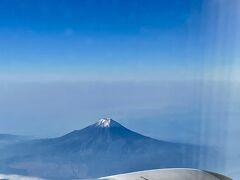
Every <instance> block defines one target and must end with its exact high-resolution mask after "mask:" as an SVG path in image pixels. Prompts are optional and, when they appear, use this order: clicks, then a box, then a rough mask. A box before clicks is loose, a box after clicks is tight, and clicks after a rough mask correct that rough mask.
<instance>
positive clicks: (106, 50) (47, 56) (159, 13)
mask: <svg viewBox="0 0 240 180" xmlns="http://www.w3.org/2000/svg"><path fill="white" fill-rule="evenodd" d="M0 8H1V9H0V13H1V14H0V32H1V33H0V38H1V44H0V49H1V50H0V56H1V60H0V67H1V72H2V74H4V77H6V76H7V75H8V73H11V74H10V76H13V74H17V75H19V74H20V75H23V74H25V76H28V75H34V74H37V75H38V76H40V75H46V74H47V75H49V76H50V75H54V76H57V77H60V79H61V78H63V79H64V78H67V77H68V76H70V78H68V79H71V77H73V76H74V77H75V78H76V76H77V77H79V78H80V77H83V78H80V80H88V79H91V80H95V79H97V80H106V79H109V78H110V77H111V80H117V79H121V80H128V78H129V79H134V80H139V79H142V78H143V77H144V76H146V75H147V78H146V79H150V80H151V79H158V77H157V76H160V72H164V71H168V70H166V69H168V68H169V70H171V71H175V72H176V73H177V72H179V73H180V74H181V71H186V66H189V65H190V66H191V68H192V70H190V69H189V71H191V72H190V73H191V74H192V73H194V70H195V69H197V68H198V67H199V66H200V65H202V62H203V60H202V59H201V58H200V57H199V55H200V54H201V53H202V48H201V47H202V46H203V43H201V41H200V38H201V36H202V34H201V33H200V30H201V28H200V25H201V18H202V16H201V15H202V2H201V1H199V0H181V1H179V0H174V1H171V2H170V1H167V0H160V1H157V0H152V1H148V2H147V1H137V0H132V1H120V0H113V1H105V0H101V1H97V0H83V1H73V0H70V1H66V0H61V1H56V0H51V1H46V0H43V1H33V0H24V1H18V0H13V1H5V0H3V1H1V6H0ZM196 44H197V46H195V45H196ZM189 52H191V58H189ZM17 75H16V76H17ZM123 75H125V76H123ZM168 76H175V75H174V73H173V74H172V75H171V74H169V75H168ZM177 76H178V74H177V75H176V77H177ZM165 78H166V77H165ZM170 78H172V77H170ZM23 79H24V77H23ZM33 80H34V79H33Z"/></svg>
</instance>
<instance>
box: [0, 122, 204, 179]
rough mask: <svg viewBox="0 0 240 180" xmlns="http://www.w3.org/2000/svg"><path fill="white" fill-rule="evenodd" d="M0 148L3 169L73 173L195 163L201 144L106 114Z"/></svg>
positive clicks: (49, 175)
mask: <svg viewBox="0 0 240 180" xmlns="http://www.w3.org/2000/svg"><path fill="white" fill-rule="evenodd" d="M0 153H1V154H2V156H1V157H0V171H3V172H5V173H6V172H11V173H13V172H14V171H17V172H18V173H21V174H23V175H30V176H38V177H45V178H52V179H54V178H56V179H61V178H62V179H68V178H69V179H70V178H92V177H101V176H108V175H113V174H118V173H126V172H132V171H138V170H147V169H154V168H167V167H197V166H198V158H196V157H199V153H200V147H198V146H194V145H189V144H180V143H172V142H166V141H160V140H156V139H153V138H150V137H146V136H143V135H141V134H138V133H136V132H133V131H131V130H129V129H127V128H125V127H124V126H122V125H121V124H119V123H118V122H116V121H114V120H112V119H110V118H103V119H100V120H99V121H98V122H96V123H94V124H92V125H90V126H88V127H86V128H84V129H82V130H75V131H73V132H71V133H68V134H66V135H64V136H61V137H58V138H51V139H39V140H31V141H27V142H24V143H17V144H14V145H12V146H10V147H7V148H6V149H4V150H3V151H0ZM194 157H195V158H194Z"/></svg>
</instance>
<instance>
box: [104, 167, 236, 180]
mask: <svg viewBox="0 0 240 180" xmlns="http://www.w3.org/2000/svg"><path fill="white" fill-rule="evenodd" d="M100 179H101V180H232V179H231V178H229V177H226V176H223V175H221V174H217V173H214V172H209V171H203V170H197V169H185V168H183V169H182V168H177V169H156V170H148V171H140V172H134V173H128V174H120V175H114V176H108V177H102V178H100Z"/></svg>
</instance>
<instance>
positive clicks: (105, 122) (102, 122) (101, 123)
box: [97, 118, 113, 128]
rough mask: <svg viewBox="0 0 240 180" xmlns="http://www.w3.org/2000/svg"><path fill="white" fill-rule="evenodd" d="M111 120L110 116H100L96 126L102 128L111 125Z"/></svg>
mask: <svg viewBox="0 0 240 180" xmlns="http://www.w3.org/2000/svg"><path fill="white" fill-rule="evenodd" d="M111 121H113V120H112V119H111V118H102V119H100V120H98V122H97V126H100V127H103V128H109V127H110V125H111Z"/></svg>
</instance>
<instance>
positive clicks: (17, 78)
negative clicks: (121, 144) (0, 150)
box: [0, 0, 240, 175]
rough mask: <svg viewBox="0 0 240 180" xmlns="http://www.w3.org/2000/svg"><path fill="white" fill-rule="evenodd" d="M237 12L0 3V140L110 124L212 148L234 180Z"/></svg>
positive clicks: (158, 1) (119, 3)
mask: <svg viewBox="0 0 240 180" xmlns="http://www.w3.org/2000/svg"><path fill="white" fill-rule="evenodd" d="M239 8H240V5H239V2H238V1H236V0H171V1H169V0H129V1H123V0H81V1H80V0H11V1H9V0H1V1H0V133H11V134H22V135H29V136H35V137H55V136H60V135H63V134H65V133H68V132H70V131H72V130H74V129H81V128H83V127H85V126H87V125H89V124H92V123H94V122H95V121H97V120H98V119H100V118H102V117H111V118H113V119H115V120H116V121H119V122H120V123H122V124H123V125H125V126H127V127H129V128H130V129H133V130H135V131H137V132H140V133H142V134H145V135H149V136H151V137H154V138H157V139H164V140H169V141H178V142H190V143H196V144H199V143H200V144H202V143H203V144H211V145H212V144H214V145H216V142H217V144H218V145H219V146H222V147H225V149H226V152H227V151H229V153H226V157H228V161H226V166H228V165H229V167H231V168H229V174H239V175H240V172H239V170H237V169H234V168H232V164H234V163H236V162H235V161H234V162H233V161H231V160H232V159H236V157H237V156H238V155H239V153H238V152H240V151H238V150H239V149H240V147H236V143H235V141H233V140H230V139H233V137H236V136H238V135H239V133H238V132H240V129H239V127H240V125H239V123H238V117H239V115H240V112H239V109H240V108H239V107H240V96H239V93H238V92H240V91H239V88H240V85H239V77H240V71H239V67H240V59H239V52H238V49H239V42H240V41H239V40H240V35H239V32H240V30H239V29H240V25H239V23H238V22H240V21H239V18H240V14H239V12H240V11H239ZM169 132H171V133H169ZM175 132H177V133H175ZM239 162H240V161H239ZM236 164H237V163H236Z"/></svg>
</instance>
